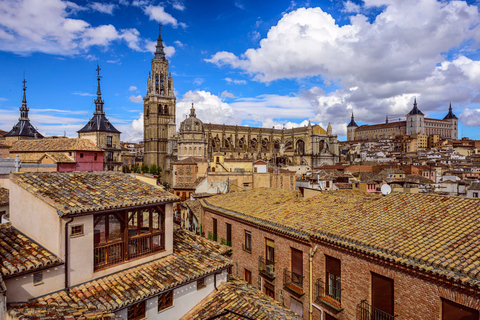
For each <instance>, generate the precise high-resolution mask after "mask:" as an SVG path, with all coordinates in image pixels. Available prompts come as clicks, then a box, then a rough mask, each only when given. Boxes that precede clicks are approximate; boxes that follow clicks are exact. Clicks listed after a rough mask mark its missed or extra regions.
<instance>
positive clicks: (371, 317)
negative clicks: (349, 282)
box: [358, 300, 396, 320]
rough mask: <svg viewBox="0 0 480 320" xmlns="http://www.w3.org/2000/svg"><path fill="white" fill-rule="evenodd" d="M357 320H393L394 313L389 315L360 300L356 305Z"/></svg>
mask: <svg viewBox="0 0 480 320" xmlns="http://www.w3.org/2000/svg"><path fill="white" fill-rule="evenodd" d="M358 315H359V320H394V319H395V317H396V315H395V316H394V315H391V314H389V313H386V312H385V311H382V310H380V309H378V308H375V307H374V306H372V305H370V304H368V303H367V300H362V301H361V302H360V304H359V305H358Z"/></svg>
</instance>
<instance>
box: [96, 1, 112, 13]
mask: <svg viewBox="0 0 480 320" xmlns="http://www.w3.org/2000/svg"><path fill="white" fill-rule="evenodd" d="M89 7H90V8H92V9H93V10H95V11H99V12H102V13H106V14H113V10H114V9H115V8H116V7H117V6H116V5H115V4H113V3H102V2H92V3H90V4H89Z"/></svg>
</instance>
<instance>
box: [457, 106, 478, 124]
mask: <svg viewBox="0 0 480 320" xmlns="http://www.w3.org/2000/svg"><path fill="white" fill-rule="evenodd" d="M458 118H459V120H460V121H461V122H462V123H463V124H464V125H466V126H480V109H469V108H465V110H463V112H462V113H461V114H460V116H459V117H458Z"/></svg>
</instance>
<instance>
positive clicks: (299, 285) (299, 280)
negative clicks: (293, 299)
mask: <svg viewBox="0 0 480 320" xmlns="http://www.w3.org/2000/svg"><path fill="white" fill-rule="evenodd" d="M303 278H304V276H301V275H298V274H296V273H294V272H290V271H289V270H288V269H286V268H285V269H283V285H284V286H285V287H287V288H289V289H290V290H293V291H295V292H296V293H298V294H304V291H303Z"/></svg>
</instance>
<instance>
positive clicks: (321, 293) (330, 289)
mask: <svg viewBox="0 0 480 320" xmlns="http://www.w3.org/2000/svg"><path fill="white" fill-rule="evenodd" d="M315 287H316V290H317V294H316V297H315V301H317V302H323V303H325V304H327V305H328V306H330V307H332V308H333V309H335V310H337V311H342V310H343V308H342V289H341V288H340V286H329V285H328V283H324V282H323V281H322V279H320V278H318V279H317V281H316V283H315Z"/></svg>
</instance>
